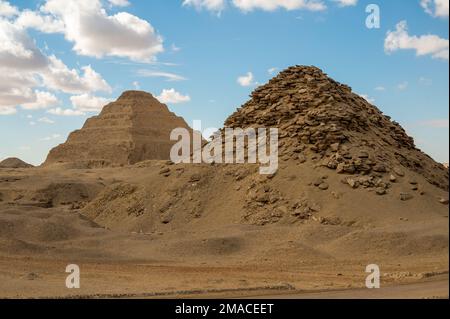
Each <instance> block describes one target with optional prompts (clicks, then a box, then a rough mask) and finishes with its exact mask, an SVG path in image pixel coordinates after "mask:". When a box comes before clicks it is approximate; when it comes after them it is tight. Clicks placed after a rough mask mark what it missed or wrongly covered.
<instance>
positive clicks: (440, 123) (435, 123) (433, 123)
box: [419, 119, 449, 128]
mask: <svg viewBox="0 0 450 319" xmlns="http://www.w3.org/2000/svg"><path fill="white" fill-rule="evenodd" d="M419 124H420V125H421V126H426V127H432V128H448V127H449V125H448V124H449V122H448V119H434V120H428V121H423V122H421V123H419Z"/></svg>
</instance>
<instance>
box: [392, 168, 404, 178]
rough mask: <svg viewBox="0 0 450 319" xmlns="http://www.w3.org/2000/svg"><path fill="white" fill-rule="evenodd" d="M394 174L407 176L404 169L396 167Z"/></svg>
mask: <svg viewBox="0 0 450 319" xmlns="http://www.w3.org/2000/svg"><path fill="white" fill-rule="evenodd" d="M394 173H395V174H397V175H398V176H400V177H403V176H405V173H404V172H403V170H402V169H400V168H399V167H394Z"/></svg>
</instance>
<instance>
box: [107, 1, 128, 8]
mask: <svg viewBox="0 0 450 319" xmlns="http://www.w3.org/2000/svg"><path fill="white" fill-rule="evenodd" d="M108 2H109V3H110V4H111V5H112V6H116V7H128V6H129V5H130V3H129V2H128V0H108Z"/></svg>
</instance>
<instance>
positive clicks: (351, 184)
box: [347, 178, 359, 188]
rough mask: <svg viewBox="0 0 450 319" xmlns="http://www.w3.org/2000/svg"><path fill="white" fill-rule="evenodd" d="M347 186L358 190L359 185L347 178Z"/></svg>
mask: <svg viewBox="0 0 450 319" xmlns="http://www.w3.org/2000/svg"><path fill="white" fill-rule="evenodd" d="M347 184H348V185H350V187H351V188H358V186H359V183H358V182H357V181H355V180H354V179H353V178H348V179H347Z"/></svg>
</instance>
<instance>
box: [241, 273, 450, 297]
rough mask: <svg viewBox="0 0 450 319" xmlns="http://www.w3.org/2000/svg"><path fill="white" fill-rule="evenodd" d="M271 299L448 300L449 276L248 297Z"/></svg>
mask: <svg viewBox="0 0 450 319" xmlns="http://www.w3.org/2000/svg"><path fill="white" fill-rule="evenodd" d="M248 297H249V298H269V299H279V298H280V299H324V298H325V299H422V298H440V299H441V298H448V297H449V278H448V275H443V276H437V277H436V278H432V279H430V280H426V281H424V282H419V283H412V284H403V285H395V286H388V287H384V288H383V287H382V288H380V289H346V290H336V291H322V292H307V293H297V292H293V293H292V294H278V295H260V296H248Z"/></svg>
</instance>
